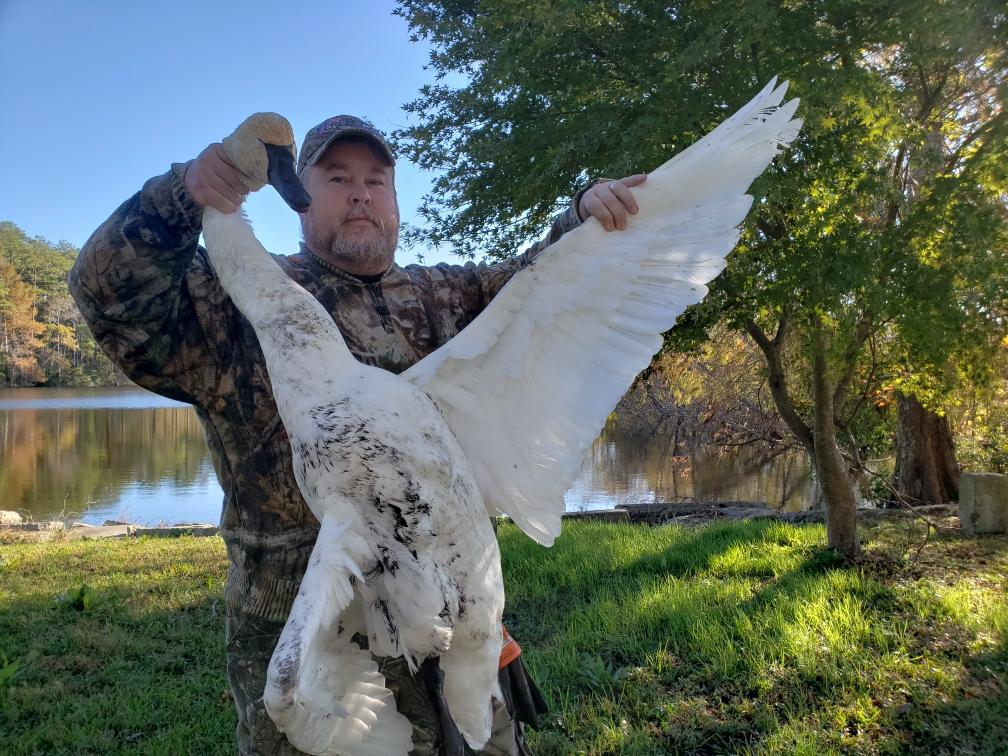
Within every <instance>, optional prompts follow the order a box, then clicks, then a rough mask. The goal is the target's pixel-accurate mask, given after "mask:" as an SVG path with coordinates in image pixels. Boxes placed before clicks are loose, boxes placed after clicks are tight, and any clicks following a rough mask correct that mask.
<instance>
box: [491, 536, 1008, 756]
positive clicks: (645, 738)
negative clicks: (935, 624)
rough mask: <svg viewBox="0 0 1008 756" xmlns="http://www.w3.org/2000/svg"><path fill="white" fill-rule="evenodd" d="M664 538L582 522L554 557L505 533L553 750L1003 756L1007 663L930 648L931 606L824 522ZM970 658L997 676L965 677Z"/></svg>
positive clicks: (514, 609) (513, 608)
mask: <svg viewBox="0 0 1008 756" xmlns="http://www.w3.org/2000/svg"><path fill="white" fill-rule="evenodd" d="M663 531H665V532H663ZM668 531H669V529H661V528H659V529H635V528H612V527H611V526H602V527H601V528H600V527H599V526H594V527H593V526H589V525H588V524H584V525H581V526H579V527H575V528H571V529H570V532H569V533H567V534H566V535H565V537H564V538H563V539H561V540H560V541H558V544H557V546H556V547H555V548H556V552H555V553H550V552H545V551H543V550H541V549H537V547H529V546H528V545H526V544H523V543H522V542H521V541H517V540H516V539H520V538H521V536H520V535H518V534H517V531H514V530H512V531H511V532H505V533H503V534H502V536H503V537H502V551H503V552H504V555H505V576H506V582H507V588H508V602H509V605H508V609H507V610H506V616H507V621H508V622H509V626H510V627H511V628H512V630H513V631H514V633H515V635H516V637H518V638H519V640H520V641H523V642H525V644H526V650H527V651H528V654H527V656H528V658H529V660H530V666H531V667H532V668H533V670H534V673H535V674H536V677H537V679H538V680H539V682H540V683H541V684H542V685H543V687H544V688H545V689H546V690H547V692H548V693H549V694H550V696H551V697H552V699H553V703H554V712H555V713H558V714H559V717H558V718H553V719H552V720H551V722H550V723H549V724H548V726H547V728H546V730H545V732H544V733H542V734H541V735H539V736H536V737H535V739H534V745H535V746H539V747H541V748H542V750H543V753H545V754H549V753H564V752H567V751H565V750H564V749H565V748H566V749H568V750H569V749H574V750H585V751H587V752H589V753H631V752H638V751H639V752H641V753H648V752H667V753H722V752H733V753H741V752H751V753H826V752H831V751H835V752H851V753H858V752H863V753H876V752H905V750H906V749H907V748H909V749H911V750H914V749H916V751H917V752H941V751H942V747H941V746H940V744H941V743H942V742H950V743H958V744H960V746H957V748H958V750H960V751H962V752H968V751H969V749H971V748H975V749H980V750H975V751H972V752H992V753H994V752H999V750H998V749H999V748H1000V749H1001V750H1002V751H1005V752H1008V743H1006V742H1005V732H1004V731H1005V727H1006V725H1005V722H1008V717H1006V716H1005V700H1006V699H1005V695H1004V694H1005V690H1004V685H1003V682H999V683H997V684H995V683H993V682H991V680H992V679H993V676H995V675H1000V678H999V679H1000V680H1001V681H1003V679H1004V674H1003V673H1004V671H1005V664H1004V658H1003V657H1004V655H1003V653H1002V652H1000V651H999V652H998V653H994V654H986V655H981V656H975V657H968V654H966V647H965V646H963V647H961V648H957V649H955V650H954V651H950V653H944V654H943V652H942V651H941V649H937V648H936V647H935V646H934V644H932V643H929V641H928V640H927V638H926V634H923V633H922V632H921V631H922V630H923V629H925V628H927V627H928V626H929V624H930V620H929V619H928V616H929V612H930V613H931V614H938V615H940V614H941V612H942V611H943V608H942V606H941V602H940V601H939V600H938V599H935V600H934V602H933V605H932V606H931V607H930V609H929V610H928V611H925V612H924V614H923V615H917V614H915V613H914V612H915V607H919V606H920V603H921V601H922V599H921V597H920V596H919V595H918V596H916V597H914V598H913V600H911V598H910V597H908V596H907V595H905V593H904V592H905V591H906V590H907V586H906V585H897V584H896V582H895V581H893V580H891V578H892V577H894V576H893V575H892V574H891V573H886V572H884V571H883V570H879V569H876V570H875V571H874V572H873V571H872V570H870V569H869V570H866V569H865V568H864V567H863V566H862V565H848V564H846V563H844V562H843V561H841V560H839V559H838V558H836V557H835V556H834V555H833V554H832V552H829V551H827V550H826V549H824V548H821V547H819V546H817V545H816V543H817V542H819V541H820V537H821V532H820V531H817V530H809V529H798V528H791V527H790V526H788V527H783V526H780V525H777V524H770V523H731V524H726V525H715V526H710V527H707V528H703V529H700V530H693V531H677V532H668ZM803 532H805V533H809V534H811V537H808V538H805V537H802V536H801V533H803ZM511 560H513V561H511ZM967 574H968V573H967ZM949 621H951V617H950V618H949ZM961 630H962V632H963V633H964V634H965V635H966V636H968V640H969V641H970V642H972V640H974V639H975V637H976V634H975V633H974V632H972V631H970V630H968V629H967V628H965V627H963V628H961ZM585 654H587V655H588V656H587V657H586V656H585ZM964 655H965V656H966V657H968V658H964ZM910 660H919V662H920V665H927V664H933V665H935V666H936V668H938V669H939V671H938V672H935V673H934V674H933V675H931V676H930V677H929V676H928V675H920V674H919V673H918V672H917V671H915V664H916V661H910ZM963 663H965V664H966V666H967V667H968V668H969V669H972V670H980V669H987V668H988V667H989V669H990V670H993V672H988V673H987V678H986V680H987V681H986V682H981V683H969V682H968V681H967V680H966V679H965V678H964V680H963V682H962V684H961V685H959V684H958V682H957V680H956V679H955V678H956V674H957V673H958V671H959V670H960V669H961V665H962V664H963ZM984 665H986V666H984ZM586 666H587V667H588V668H589V672H590V674H586V673H585V669H584V668H585V667H586ZM601 669H608V670H612V672H611V674H610V676H611V677H612V683H611V684H609V685H607V686H603V685H600V684H599V683H598V681H597V678H598V677H599V675H600V673H599V672H598V670H601ZM978 674H979V673H978V672H976V671H974V672H971V673H970V676H972V677H975V678H976V679H977V680H981V681H982V680H983V679H984V678H982V677H977V675H978ZM624 678H625V679H624ZM950 678H951V679H950ZM978 686H979V687H978ZM971 687H972V688H975V690H974V691H973V692H972V693H971V692H970V690H971ZM908 690H909V691H911V693H909V694H908V692H907V691H908ZM908 695H911V697H912V699H913V703H912V705H911V706H910V707H907V705H906V701H907V696H908ZM925 712H926V714H925ZM955 727H959V731H958V732H957V733H955V737H951V731H952V730H953V729H954V728H955ZM649 749H650V750H649ZM991 749H993V750H991ZM952 750H956V748H953V749H952Z"/></svg>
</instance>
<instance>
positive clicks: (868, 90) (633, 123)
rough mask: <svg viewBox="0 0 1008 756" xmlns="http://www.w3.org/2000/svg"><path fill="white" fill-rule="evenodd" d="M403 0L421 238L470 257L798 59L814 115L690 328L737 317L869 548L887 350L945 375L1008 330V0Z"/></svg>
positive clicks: (850, 544) (679, 141) (512, 244)
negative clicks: (979, 341) (412, 82)
mask: <svg viewBox="0 0 1008 756" xmlns="http://www.w3.org/2000/svg"><path fill="white" fill-rule="evenodd" d="M398 12H399V13H400V15H402V16H403V17H404V18H406V20H407V21H408V22H409V24H410V27H411V29H412V30H413V32H414V34H415V35H417V36H423V37H426V38H427V39H428V40H429V41H430V42H431V43H432V45H433V48H434V52H433V53H432V58H431V65H432V67H433V68H434V70H435V71H436V72H437V73H438V75H439V77H440V81H439V83H437V84H435V85H432V86H428V87H425V88H424V89H422V90H421V93H420V97H419V98H418V99H417V100H415V101H414V102H412V103H410V104H408V105H407V106H406V107H407V110H409V111H410V112H412V113H413V114H415V115H416V116H417V118H418V122H417V123H416V124H415V125H412V126H409V127H407V128H405V129H403V130H401V131H400V132H398V133H397V135H396V137H397V140H398V146H399V149H400V151H401V152H402V153H404V154H405V155H406V156H408V157H409V158H410V159H412V160H414V161H416V162H418V163H419V164H420V165H422V166H424V167H427V168H431V169H435V170H438V171H440V175H439V176H438V177H437V178H436V179H435V181H434V188H433V191H432V192H431V194H430V195H429V196H428V197H427V198H426V199H425V201H424V203H423V205H422V207H421V214H422V215H423V217H424V218H425V220H426V226H425V227H422V228H417V229H412V230H411V231H410V233H409V234H408V235H407V239H411V240H419V239H423V240H424V241H426V242H428V243H431V244H435V245H437V244H441V243H452V244H453V245H454V246H455V247H456V249H457V250H459V251H460V253H461V254H464V255H470V256H471V255H474V254H476V253H477V252H479V251H484V252H485V253H486V254H488V255H489V256H491V257H501V256H505V255H507V254H509V253H511V252H512V251H513V250H515V249H517V248H518V247H519V245H520V244H521V243H522V242H523V241H525V240H526V239H528V238H530V237H531V236H532V235H533V232H534V230H535V229H538V228H540V227H541V226H542V225H543V224H544V222H545V220H546V219H547V217H548V216H549V214H550V213H551V212H552V211H554V210H555V208H556V205H557V201H558V200H557V198H558V197H566V196H569V195H570V194H571V192H572V191H573V190H574V188H575V187H576V186H577V185H579V184H581V183H583V182H584V181H585V180H586V179H587V177H588V176H589V175H592V176H621V175H626V174H628V173H631V172H635V171H637V170H640V169H642V168H649V167H651V166H656V165H658V164H660V163H661V162H663V161H664V160H665V159H667V158H668V157H669V156H670V155H671V154H673V153H674V152H676V151H678V150H679V149H681V148H682V147H684V146H686V145H687V144H689V143H691V142H693V141H695V140H696V139H697V138H698V137H699V136H701V135H702V134H703V133H705V132H706V131H707V130H709V129H710V128H711V127H713V126H714V125H715V124H716V123H717V122H719V121H720V120H722V119H723V118H724V117H725V116H726V115H728V114H729V113H731V112H732V111H733V110H734V109H735V108H736V107H738V106H739V105H741V104H742V103H743V102H745V101H746V100H747V99H748V98H749V96H751V94H752V93H753V92H754V91H755V89H757V88H758V87H759V86H761V85H762V84H764V83H765V82H766V80H768V79H769V78H770V76H771V75H772V74H776V73H779V74H781V75H782V76H784V77H785V78H787V79H790V80H791V82H792V92H793V93H795V94H798V95H800V96H801V97H802V108H801V111H800V114H801V115H803V116H804V117H805V129H804V132H803V136H802V137H801V138H800V139H799V141H798V142H797V143H795V144H793V145H792V148H791V149H790V150H789V151H788V152H787V153H786V154H785V155H783V156H782V158H781V159H780V160H779V161H778V162H777V164H776V166H775V167H774V168H772V169H771V170H770V171H768V172H767V174H765V175H764V177H763V178H761V179H760V180H758V181H757V183H756V184H755V185H754V187H753V193H754V195H755V196H756V197H757V201H756V204H755V205H754V210H753V212H752V214H751V219H750V222H749V223H748V224H747V225H746V227H745V230H744V235H743V239H742V242H741V244H740V245H739V248H738V249H737V250H736V252H735V253H734V254H733V255H732V257H731V258H730V262H729V266H728V268H727V269H726V271H725V273H724V274H722V276H721V277H720V279H719V281H718V282H717V285H716V286H715V287H714V289H713V290H712V293H711V295H710V296H709V298H708V299H709V301H708V302H706V303H705V304H704V306H703V307H701V308H699V309H698V310H697V311H696V312H695V313H693V315H692V316H691V319H690V320H689V321H688V325H691V326H692V328H693V330H696V331H703V330H704V328H705V327H706V326H709V325H710V324H712V323H714V322H718V321H721V322H725V323H728V324H729V325H732V326H734V327H738V328H740V329H743V330H745V331H746V332H747V333H748V334H749V335H750V337H751V338H752V339H753V340H754V342H755V343H756V344H757V345H758V346H759V347H760V349H761V350H762V352H763V354H764V358H765V361H766V368H767V372H768V379H769V383H770V387H771V392H772V394H773V397H774V401H775V403H776V406H777V408H778V410H779V411H780V413H781V415H782V417H783V419H784V421H785V422H786V424H787V426H788V428H789V429H790V431H791V432H792V433H793V434H794V436H795V438H796V439H797V440H798V441H799V442H800V443H801V444H802V446H803V447H804V448H805V449H806V450H807V451H808V453H809V454H810V456H811V458H812V459H813V461H814V464H815V469H816V472H817V475H818V478H819V482H820V485H821V487H822V489H823V492H824V496H825V501H826V513H827V532H828V540H829V544H830V546H832V547H835V548H837V549H839V550H840V551H841V552H844V553H846V554H854V553H856V552H857V550H858V541H857V530H856V521H855V496H854V491H853V490H852V487H851V483H850V480H849V477H848V475H849V472H850V470H851V469H852V468H857V466H858V464H859V461H858V442H857V439H856V438H854V435H853V429H854V428H855V427H856V420H857V417H858V415H859V413H863V411H864V409H865V406H866V405H867V404H869V402H868V399H869V397H870V396H871V395H872V394H873V392H874V391H875V390H877V389H878V387H879V386H880V384H881V381H882V377H883V375H885V374H894V373H895V372H896V369H895V366H889V367H890V368H891V369H888V370H887V369H883V368H884V367H885V366H882V365H880V364H879V362H878V358H879V356H880V355H886V356H889V355H899V354H913V355H914V357H915V359H917V360H918V361H917V362H916V363H914V364H913V365H912V370H911V372H913V373H915V374H918V375H929V374H930V373H931V372H933V371H934V370H937V369H938V366H943V365H944V364H945V363H946V362H947V357H948V353H947V348H948V345H949V344H950V343H951V344H955V343H958V340H961V339H963V338H966V337H967V336H968V335H969V334H975V333H979V332H983V331H984V330H985V329H1001V330H1002V331H1003V329H1004V327H1005V323H1004V318H1003V317H1002V314H1003V312H1004V307H1003V302H1004V296H1005V294H1004V292H1005V291H1008V287H1006V286H1005V285H1006V284H1008V259H1006V244H1005V240H1006V218H1005V212H1004V197H1005V194H1006V189H1005V173H1006V164H1008V159H1006V148H1005V144H1008V139H1006V137H1008V127H1006V122H1005V113H1004V109H1003V104H1004V99H1005V96H1006V92H1005V71H1006V56H1008V53H1006V50H1008V44H1006V42H1008V40H1006V29H1008V23H1006V17H1005V14H1004V13H1003V8H1002V7H1001V6H1000V4H999V3H993V2H973V3H967V4H965V5H954V6H953V5H952V4H950V3H947V2H944V1H943V0H923V1H922V2H908V1H907V0H897V1H896V2H883V1H882V0H877V1H872V0H868V1H865V2H854V1H852V0H820V1H818V2H811V0H796V1H795V2H791V3H780V4H766V3H760V2H755V1H754V0H748V1H745V2H743V1H742V0H734V2H718V3H713V2H698V3H690V4H680V5H671V6H670V5H669V4H667V3H656V2H650V1H648V0H631V1H629V2H619V3H617V2H611V1H602V0H596V1H595V2H587V1H586V0H577V1H575V0H557V2H553V3H550V4H546V3H541V4H531V5H529V4H526V3H519V2H517V1H516V0H500V1H499V2H496V3H493V4H480V3H476V2H473V1H472V0H441V1H440V2H428V1H427V0H403V1H402V2H401V3H400V6H399V9H398ZM450 73H452V74H462V75H463V76H464V77H465V78H466V81H465V83H464V84H463V85H461V86H450V85H449V84H446V83H445V78H444V77H445V76H447V75H448V74H450ZM936 323H940V324H942V325H943V326H944V325H948V326H949V331H948V333H940V334H937V333H935V324H936ZM678 329H679V327H678V326H677V330H678ZM674 341H675V339H674V338H673V339H672V340H670V343H673V342H674ZM943 350H945V353H944V354H942V352H943ZM904 367H907V366H904ZM797 384H800V385H801V386H802V387H803V388H807V395H808V401H803V400H802V394H803V392H802V391H798V392H796V390H795V387H796V385H797Z"/></svg>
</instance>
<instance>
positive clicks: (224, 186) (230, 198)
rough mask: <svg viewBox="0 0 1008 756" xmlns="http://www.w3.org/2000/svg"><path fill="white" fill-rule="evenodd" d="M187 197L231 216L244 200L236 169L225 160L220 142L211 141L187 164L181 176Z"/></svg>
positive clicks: (243, 191)
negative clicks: (187, 191) (187, 193)
mask: <svg viewBox="0 0 1008 756" xmlns="http://www.w3.org/2000/svg"><path fill="white" fill-rule="evenodd" d="M182 182H183V183H184V184H185V186H186V189H188V190H189V194H191V195H192V198H193V199H194V200H196V204H198V205H199V206H200V207H207V206H209V207H212V208H215V209H217V210H220V211H221V212H222V213H233V212H235V211H236V210H237V209H238V208H239V207H240V206H241V203H242V201H243V200H244V199H245V188H244V187H243V186H242V183H241V179H240V178H239V174H238V169H237V168H235V167H234V165H232V164H231V162H230V161H229V160H228V159H227V155H226V154H225V152H224V148H223V147H222V146H221V144H220V142H215V143H214V144H211V145H210V146H209V147H207V148H206V149H205V150H203V152H201V153H200V154H199V157H197V158H196V159H195V160H192V161H190V162H189V165H188V166H187V167H186V169H185V175H184V176H183V177H182Z"/></svg>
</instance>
